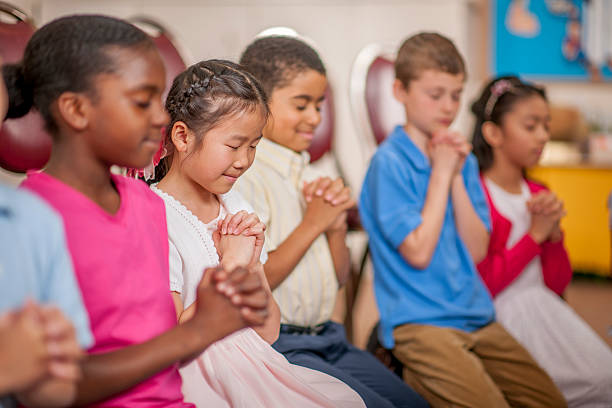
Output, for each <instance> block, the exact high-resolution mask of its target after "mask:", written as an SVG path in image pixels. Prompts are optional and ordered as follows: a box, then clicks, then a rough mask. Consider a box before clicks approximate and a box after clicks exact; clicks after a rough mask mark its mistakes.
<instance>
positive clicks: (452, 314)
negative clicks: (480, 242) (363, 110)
mask: <svg viewBox="0 0 612 408" xmlns="http://www.w3.org/2000/svg"><path fill="white" fill-rule="evenodd" d="M461 173H462V175H463V180H464V181H465V185H466V189H467V193H468V195H469V197H470V199H471V201H472V204H473V205H474V209H475V210H476V213H477V214H478V216H479V217H480V219H481V220H482V221H483V222H484V224H485V226H486V227H487V229H489V230H490V225H491V222H490V219H489V209H488V207H487V201H486V198H485V195H484V192H483V190H482V186H481V185H480V180H479V178H478V166H477V164H476V158H475V157H474V156H473V155H470V156H469V157H468V158H467V159H466V162H465V166H464V167H463V169H462V171H461ZM430 176H431V166H430V164H429V160H428V159H427V157H425V155H424V154H423V153H422V152H421V151H420V150H419V148H418V147H417V146H416V145H415V144H414V143H413V142H412V140H410V137H409V136H408V135H407V134H406V132H405V131H404V129H403V128H402V127H401V126H397V127H396V128H395V130H394V131H393V133H391V135H390V136H389V137H388V138H387V140H385V142H384V143H383V144H381V146H380V147H379V148H378V150H377V152H376V154H375V155H374V157H373V158H372V161H371V163H370V167H369V168H368V172H367V174H366V177H365V180H364V183H363V186H362V189H361V196H360V200H359V212H360V217H361V221H362V224H363V226H364V228H365V230H366V231H367V232H368V235H369V239H370V242H369V245H370V251H371V254H372V261H373V264H374V290H375V294H376V301H377V304H378V309H379V312H380V332H379V337H380V339H381V341H382V344H383V345H384V346H385V347H387V348H392V347H393V346H394V340H393V329H394V328H395V327H396V326H400V325H402V324H405V323H416V324H428V325H434V326H440V327H451V328H456V329H460V330H465V331H474V330H476V329H478V328H480V327H483V326H485V325H487V324H488V323H490V322H491V321H493V320H494V317H495V313H494V309H493V303H492V301H491V297H490V296H489V292H488V291H487V289H486V288H485V286H484V284H483V282H482V280H481V279H480V276H479V275H478V272H477V271H476V267H475V266H474V262H473V261H472V258H471V256H470V254H469V252H468V250H467V248H466V246H465V244H464V243H463V241H462V240H461V238H460V236H459V232H458V231H457V228H456V225H455V217H454V214H453V204H452V200H451V198H450V195H449V199H448V204H447V206H446V213H445V216H444V224H443V226H442V230H441V232H440V239H439V241H438V244H437V246H436V249H435V251H434V253H433V256H432V259H431V263H430V264H429V266H428V267H427V268H426V269H423V270H419V269H415V268H413V267H412V266H410V265H409V264H408V263H407V262H406V261H405V260H404V258H403V257H402V255H401V254H400V253H399V249H398V248H399V246H400V244H401V243H402V242H403V241H404V239H405V238H406V236H407V235H408V234H410V233H411V232H412V231H413V230H414V229H415V228H416V227H418V226H419V225H420V224H421V222H422V218H421V211H422V209H423V206H424V205H425V197H426V194H427V187H428V185H429V178H430Z"/></svg>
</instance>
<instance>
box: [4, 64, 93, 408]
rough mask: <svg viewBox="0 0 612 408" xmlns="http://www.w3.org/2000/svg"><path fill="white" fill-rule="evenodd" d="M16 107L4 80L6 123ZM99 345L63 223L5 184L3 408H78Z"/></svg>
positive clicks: (38, 203)
mask: <svg viewBox="0 0 612 408" xmlns="http://www.w3.org/2000/svg"><path fill="white" fill-rule="evenodd" d="M1 67H2V61H1V59H0V68H1ZM8 105H9V103H8V95H7V90H6V87H5V85H4V80H3V79H2V77H1V76H0V122H1V121H3V120H4V118H5V116H6V113H7V110H8ZM1 148H2V146H1V145H0V149H1ZM34 302H36V303H34ZM92 342H93V337H92V334H91V331H90V329H89V319H88V317H87V312H86V310H85V307H84V306H83V302H82V300H81V295H80V292H79V289H78V286H77V282H76V279H75V276H74V272H73V269H72V263H71V261H70V257H69V255H68V249H67V248H66V242H65V238H64V230H63V227H62V223H61V220H60V219H59V217H58V216H57V215H56V214H55V213H54V212H53V210H51V209H50V208H49V207H48V206H47V205H45V204H44V203H43V202H42V201H41V200H39V199H38V198H37V197H35V196H34V195H32V194H30V193H28V192H26V191H21V190H16V189H14V188H12V187H9V186H6V185H4V183H0V408H11V407H14V406H16V403H17V401H19V402H20V403H22V404H25V405H31V406H40V407H54V406H67V405H70V404H71V403H72V402H73V400H74V396H75V390H76V385H75V384H76V382H77V381H78V379H79V378H80V376H81V368H80V360H81V358H82V357H83V356H84V353H83V351H82V350H81V347H83V348H87V347H88V346H90V345H91V343H92Z"/></svg>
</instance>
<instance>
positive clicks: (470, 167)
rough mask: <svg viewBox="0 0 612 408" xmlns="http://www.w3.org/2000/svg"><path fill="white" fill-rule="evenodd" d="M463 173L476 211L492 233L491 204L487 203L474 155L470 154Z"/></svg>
mask: <svg viewBox="0 0 612 408" xmlns="http://www.w3.org/2000/svg"><path fill="white" fill-rule="evenodd" d="M462 173H463V180H464V183H465V188H466V190H467V193H468V196H469V197H470V200H471V201H472V205H473V206H474V210H475V211H476V214H478V217H479V218H480V220H481V221H482V223H483V224H484V225H485V228H486V229H487V231H489V232H491V213H490V211H489V204H488V203H487V198H486V196H485V193H484V190H483V188H482V183H481V181H480V177H479V174H478V163H477V161H476V157H474V155H473V154H470V155H469V156H468V157H467V159H466V160H465V166H463V170H462Z"/></svg>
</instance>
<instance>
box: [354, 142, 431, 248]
mask: <svg viewBox="0 0 612 408" xmlns="http://www.w3.org/2000/svg"><path fill="white" fill-rule="evenodd" d="M380 153H382V152H380ZM399 160H400V159H399V158H397V157H395V156H394V155H392V154H389V153H387V154H376V155H375V156H374V157H373V159H372V163H371V164H370V168H369V169H368V173H367V175H366V179H365V181H364V185H363V188H362V192H361V200H360V204H361V207H362V208H363V210H362V212H363V213H364V216H366V217H369V218H370V220H371V222H372V223H373V224H374V225H375V227H376V229H377V230H379V231H380V232H381V233H382V235H383V237H384V239H385V240H387V241H388V242H390V243H391V244H392V245H393V247H394V248H397V247H399V246H400V244H401V243H402V242H403V241H404V239H405V238H406V236H408V234H410V233H411V232H412V231H414V229H415V228H417V227H418V226H419V225H420V224H421V222H422V218H421V210H422V206H423V200H424V197H420V196H419V192H418V189H417V186H416V185H415V181H414V180H415V178H414V177H410V172H411V170H412V169H410V168H409V167H407V166H406V165H405V164H403V163H399V162H398V161H399Z"/></svg>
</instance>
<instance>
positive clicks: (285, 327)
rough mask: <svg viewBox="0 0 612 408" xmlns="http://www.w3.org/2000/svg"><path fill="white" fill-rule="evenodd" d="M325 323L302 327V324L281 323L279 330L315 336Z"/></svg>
mask: <svg viewBox="0 0 612 408" xmlns="http://www.w3.org/2000/svg"><path fill="white" fill-rule="evenodd" d="M326 326H327V323H321V324H317V325H316V326H310V327H303V326H294V325H292V324H281V326H280V332H281V333H284V334H308V335H310V336H316V335H318V334H320V333H321V332H322V331H323V330H325V327H326Z"/></svg>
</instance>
